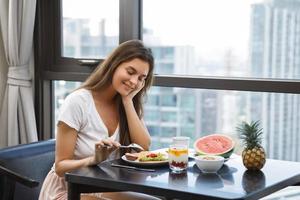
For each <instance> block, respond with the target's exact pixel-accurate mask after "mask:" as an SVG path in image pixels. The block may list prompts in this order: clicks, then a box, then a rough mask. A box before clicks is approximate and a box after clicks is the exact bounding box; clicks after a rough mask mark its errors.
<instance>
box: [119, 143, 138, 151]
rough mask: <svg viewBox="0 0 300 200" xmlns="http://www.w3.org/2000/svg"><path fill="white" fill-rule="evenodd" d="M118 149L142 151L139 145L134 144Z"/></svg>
mask: <svg viewBox="0 0 300 200" xmlns="http://www.w3.org/2000/svg"><path fill="white" fill-rule="evenodd" d="M119 148H125V149H126V148H128V149H133V150H135V151H136V152H141V151H144V148H143V147H141V146H140V145H138V144H136V143H131V144H129V145H127V146H125V145H121V146H120V147H119Z"/></svg>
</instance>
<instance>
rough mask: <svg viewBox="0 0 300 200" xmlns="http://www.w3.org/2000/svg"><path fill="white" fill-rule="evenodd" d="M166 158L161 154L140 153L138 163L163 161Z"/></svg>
mask: <svg viewBox="0 0 300 200" xmlns="http://www.w3.org/2000/svg"><path fill="white" fill-rule="evenodd" d="M167 159H168V158H166V155H165V154H163V153H159V152H158V153H155V152H150V151H142V152H140V155H139V161H140V162H148V161H165V160H167Z"/></svg>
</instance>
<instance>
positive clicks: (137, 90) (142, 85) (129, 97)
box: [122, 80, 145, 102]
mask: <svg viewBox="0 0 300 200" xmlns="http://www.w3.org/2000/svg"><path fill="white" fill-rule="evenodd" d="M144 86H145V80H144V81H142V82H141V83H139V84H138V85H137V86H136V88H135V89H134V90H132V91H131V92H130V93H129V94H128V95H127V96H122V100H123V102H124V101H126V100H132V99H133V97H134V96H135V95H136V94H137V93H139V91H141V90H142V89H143V87H144Z"/></svg>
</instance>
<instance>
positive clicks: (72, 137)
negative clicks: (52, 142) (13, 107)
mask: <svg viewBox="0 0 300 200" xmlns="http://www.w3.org/2000/svg"><path fill="white" fill-rule="evenodd" d="M76 140H77V131H76V130H75V129H73V128H71V127H70V126H68V125H67V124H65V123H64V122H59V123H58V126H57V136H56V152H55V173H56V174H57V175H58V176H61V177H62V176H64V174H65V173H66V172H68V171H71V170H74V169H78V168H80V167H85V166H91V165H96V164H98V163H100V162H102V161H104V160H106V158H107V157H108V156H109V154H110V153H111V152H113V151H114V150H115V149H117V148H118V147H119V146H120V144H119V143H118V142H116V141H113V140H110V139H105V140H100V141H95V148H96V152H97V154H95V155H92V156H89V157H87V158H83V159H79V160H74V150H75V145H76Z"/></svg>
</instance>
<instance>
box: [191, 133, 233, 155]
mask: <svg viewBox="0 0 300 200" xmlns="http://www.w3.org/2000/svg"><path fill="white" fill-rule="evenodd" d="M194 148H195V150H196V152H197V154H200V155H218V156H223V157H224V158H229V157H230V156H231V154H232V153H233V150H234V141H233V140H232V139H231V138H230V137H229V136H227V135H223V134H212V135H207V136H204V137H201V138H199V139H197V140H196V141H195V143H194Z"/></svg>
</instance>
